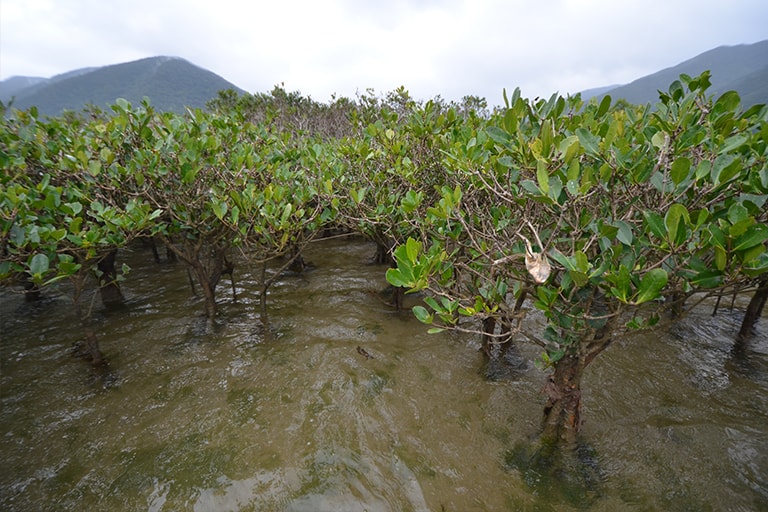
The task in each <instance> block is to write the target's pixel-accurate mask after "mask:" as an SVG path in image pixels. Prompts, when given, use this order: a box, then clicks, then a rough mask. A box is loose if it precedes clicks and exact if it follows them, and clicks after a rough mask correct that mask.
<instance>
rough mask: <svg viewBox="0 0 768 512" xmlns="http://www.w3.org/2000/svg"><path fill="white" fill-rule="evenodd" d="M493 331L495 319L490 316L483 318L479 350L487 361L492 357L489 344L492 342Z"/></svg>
mask: <svg viewBox="0 0 768 512" xmlns="http://www.w3.org/2000/svg"><path fill="white" fill-rule="evenodd" d="M494 330H496V318H495V317H492V316H489V317H486V318H483V339H482V346H481V349H482V351H483V354H485V356H486V357H487V358H488V359H491V358H492V357H493V351H492V349H491V343H492V342H493V331H494Z"/></svg>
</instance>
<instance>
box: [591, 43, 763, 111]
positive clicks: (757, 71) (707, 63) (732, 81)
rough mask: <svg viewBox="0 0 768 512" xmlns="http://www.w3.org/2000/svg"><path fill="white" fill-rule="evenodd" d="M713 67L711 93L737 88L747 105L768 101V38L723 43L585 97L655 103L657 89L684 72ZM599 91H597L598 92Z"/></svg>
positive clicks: (696, 71)
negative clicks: (744, 42) (730, 44)
mask: <svg viewBox="0 0 768 512" xmlns="http://www.w3.org/2000/svg"><path fill="white" fill-rule="evenodd" d="M707 70H709V71H711V80H712V88H711V89H710V90H709V93H710V94H714V95H720V94H722V93H724V92H725V91H731V90H733V91H736V92H738V93H739V96H741V99H742V104H743V105H744V106H750V105H755V104H758V103H768V40H765V41H760V42H758V43H754V44H744V45H737V46H720V47H717V48H714V49H712V50H709V51H707V52H704V53H702V54H700V55H697V56H696V57H693V58H692V59H688V60H686V61H684V62H681V63H680V64H678V65H676V66H672V67H670V68H666V69H662V70H661V71H658V72H656V73H653V74H650V75H647V76H644V77H642V78H638V79H637V80H635V81H634V82H631V83H629V84H626V85H622V86H616V87H614V88H611V89H609V90H608V91H605V90H601V89H593V90H591V91H592V92H593V93H592V94H589V93H590V91H583V92H582V97H584V98H585V99H586V98H588V97H589V96H593V95H596V96H598V98H602V97H603V96H605V95H606V94H607V95H610V96H611V98H612V99H613V100H617V99H624V100H626V101H628V102H630V103H655V102H656V101H657V100H658V99H659V94H658V91H660V90H661V91H666V90H667V88H668V87H669V84H670V83H672V82H673V81H675V80H677V78H678V77H679V76H680V75H681V74H686V75H689V76H698V75H700V74H701V73H702V72H704V71H707ZM595 92H596V94H595Z"/></svg>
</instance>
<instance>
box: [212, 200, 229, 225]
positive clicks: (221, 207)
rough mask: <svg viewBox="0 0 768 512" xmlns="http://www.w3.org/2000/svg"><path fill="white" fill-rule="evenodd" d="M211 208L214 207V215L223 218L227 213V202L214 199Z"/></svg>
mask: <svg viewBox="0 0 768 512" xmlns="http://www.w3.org/2000/svg"><path fill="white" fill-rule="evenodd" d="M211 208H212V209H213V213H214V215H216V217H217V218H218V219H219V220H221V219H223V218H224V214H225V213H227V203H225V202H224V201H216V200H215V201H214V202H213V203H211Z"/></svg>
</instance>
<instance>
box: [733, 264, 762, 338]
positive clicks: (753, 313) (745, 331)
mask: <svg viewBox="0 0 768 512" xmlns="http://www.w3.org/2000/svg"><path fill="white" fill-rule="evenodd" d="M766 301H768V276H763V277H762V278H761V279H760V284H759V286H758V288H757V291H755V294H754V295H753V296H752V300H750V301H749V305H748V306H747V311H746V312H745V313H744V320H743V321H742V322H741V329H739V336H738V341H739V343H743V342H744V341H746V340H747V339H749V338H750V337H751V336H752V334H753V333H754V330H755V324H756V323H757V321H758V320H759V319H760V315H762V313H763V309H764V308H765V303H766Z"/></svg>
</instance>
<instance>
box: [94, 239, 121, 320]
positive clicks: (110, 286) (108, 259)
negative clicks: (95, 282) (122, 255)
mask: <svg viewBox="0 0 768 512" xmlns="http://www.w3.org/2000/svg"><path fill="white" fill-rule="evenodd" d="M116 259H117V249H114V250H112V251H109V252H108V253H107V254H106V255H104V257H102V258H101V259H100V260H99V262H98V263H97V264H96V265H97V267H98V269H99V272H100V275H99V291H100V292H101V302H102V303H104V305H105V306H107V307H109V306H113V305H116V304H122V302H123V293H122V292H121V291H120V285H119V284H118V283H117V268H116V266H115V261H116Z"/></svg>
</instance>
